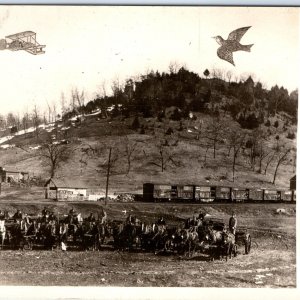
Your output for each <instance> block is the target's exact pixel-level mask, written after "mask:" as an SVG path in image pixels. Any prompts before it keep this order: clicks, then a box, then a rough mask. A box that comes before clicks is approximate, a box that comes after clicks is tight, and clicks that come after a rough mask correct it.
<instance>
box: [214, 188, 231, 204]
mask: <svg viewBox="0 0 300 300" xmlns="http://www.w3.org/2000/svg"><path fill="white" fill-rule="evenodd" d="M216 200H217V201H219V202H228V201H230V200H231V187H228V186H217V187H216Z"/></svg>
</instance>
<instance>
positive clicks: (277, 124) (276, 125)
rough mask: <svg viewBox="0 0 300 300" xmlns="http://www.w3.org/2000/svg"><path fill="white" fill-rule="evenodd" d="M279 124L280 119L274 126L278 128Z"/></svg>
mask: <svg viewBox="0 0 300 300" xmlns="http://www.w3.org/2000/svg"><path fill="white" fill-rule="evenodd" d="M278 126H279V123H278V121H277V120H276V121H275V122H274V127H275V128H278Z"/></svg>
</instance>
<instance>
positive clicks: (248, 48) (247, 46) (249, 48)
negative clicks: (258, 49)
mask: <svg viewBox="0 0 300 300" xmlns="http://www.w3.org/2000/svg"><path fill="white" fill-rule="evenodd" d="M253 45H254V44H251V45H244V49H243V50H244V51H247V52H251V47H252V46H253Z"/></svg>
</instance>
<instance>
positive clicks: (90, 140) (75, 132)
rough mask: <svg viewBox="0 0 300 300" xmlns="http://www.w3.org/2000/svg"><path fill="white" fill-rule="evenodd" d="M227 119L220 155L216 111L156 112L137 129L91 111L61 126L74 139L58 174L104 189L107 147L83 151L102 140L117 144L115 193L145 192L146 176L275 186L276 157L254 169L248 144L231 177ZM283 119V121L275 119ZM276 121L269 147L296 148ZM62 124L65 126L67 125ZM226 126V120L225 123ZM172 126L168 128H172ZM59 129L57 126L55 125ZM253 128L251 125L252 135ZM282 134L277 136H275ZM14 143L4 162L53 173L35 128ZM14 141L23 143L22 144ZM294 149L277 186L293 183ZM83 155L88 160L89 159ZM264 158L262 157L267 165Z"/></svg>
mask: <svg viewBox="0 0 300 300" xmlns="http://www.w3.org/2000/svg"><path fill="white" fill-rule="evenodd" d="M221 118H222V119H223V124H226V128H225V130H224V132H223V133H222V136H221V138H222V141H221V142H218V143H217V145H216V153H215V158H214V156H213V148H212V147H209V148H208V147H207V144H209V143H211V141H210V140H209V139H208V138H207V137H206V135H205V133H206V132H208V130H209V128H210V126H211V124H212V121H213V120H215V118H214V117H212V116H210V115H207V114H201V113H196V114H194V116H193V118H188V119H184V120H181V121H173V120H170V119H167V118H165V119H163V120H161V121H159V120H158V119H157V118H147V119H146V118H139V123H140V124H139V127H140V128H143V131H144V132H143V133H139V132H140V129H137V130H133V129H131V128H132V126H131V125H132V123H133V120H134V118H122V117H117V118H107V119H101V118H96V117H95V116H86V117H85V118H84V120H83V121H82V123H81V124H80V125H78V126H72V125H71V124H70V122H69V121H67V122H65V124H60V125H59V127H57V130H58V132H59V133H60V135H61V136H63V137H65V138H67V139H70V140H72V143H71V144H70V147H71V148H72V149H73V153H72V156H71V157H70V159H69V160H68V161H67V162H66V163H64V164H63V165H62V166H61V168H60V169H58V171H57V173H56V177H58V178H68V179H75V180H76V181H77V182H78V181H80V182H82V183H83V184H85V185H86V186H89V187H98V188H100V189H102V190H103V191H104V190H105V182H106V169H105V168H102V169H101V168H99V164H103V163H105V160H106V159H107V158H108V150H107V149H105V148H103V151H102V152H101V153H100V154H99V155H98V157H84V156H83V153H82V149H83V148H86V147H88V145H90V146H93V147H94V146H95V145H97V144H99V143H101V145H102V146H103V145H105V146H109V145H110V146H112V147H113V148H112V153H113V156H114V157H116V156H118V159H117V160H116V162H115V163H114V165H113V166H112V169H111V171H112V173H111V177H110V193H113V192H141V190H142V184H143V183H144V182H160V183H187V184H191V183H193V184H195V183H202V184H203V183H205V184H217V185H225V186H226V185H231V186H247V187H272V186H273V185H272V184H271V182H272V179H273V173H274V169H275V165H276V161H273V162H272V163H271V164H270V166H269V168H268V170H267V174H266V175H264V172H262V174H260V173H258V164H256V166H255V168H254V170H253V168H251V165H250V163H249V151H250V150H249V149H247V148H246V147H243V148H242V149H241V151H240V154H239V155H238V157H237V163H236V172H235V180H234V182H233V179H232V160H233V151H232V150H231V151H230V153H229V155H228V152H229V147H228V139H227V135H226V133H228V132H230V131H231V130H233V129H234V128H235V126H236V123H235V122H234V121H233V120H232V119H231V117H229V116H227V115H223V116H219V118H218V120H220V119H221ZM275 121H278V124H279V125H278V127H274V126H273V125H272V124H274V123H275ZM270 123H271V126H264V125H262V126H261V130H262V131H263V132H265V133H266V134H267V139H266V141H265V143H266V144H267V145H268V147H269V149H272V148H273V147H275V146H276V144H277V143H280V144H285V145H288V146H289V147H290V148H293V149H296V140H295V139H289V138H287V130H286V129H285V125H284V124H285V119H284V115H277V116H276V117H274V118H270ZM68 125H70V128H69V129H67V130H61V128H62V126H65V127H66V128H68V127H69V126H68ZM224 126H225V125H224ZM289 130H290V131H293V132H295V131H296V127H295V125H294V126H290V127H289ZM168 131H169V132H168ZM53 132H54V131H53ZM45 133H46V132H45V130H40V134H39V139H42V138H43V134H45ZM251 133H252V131H248V135H247V138H248V136H251ZM277 136H278V138H277V139H276V137H277ZM161 143H165V144H167V145H168V146H165V147H164V148H163V149H164V151H166V152H168V155H169V156H171V158H172V160H173V161H174V163H173V162H171V161H170V162H169V163H168V164H167V165H166V168H165V170H163V172H162V170H161V167H160V166H159V164H160V159H159V157H160V153H159V150H160V148H159V145H160V144H161ZM9 144H10V145H11V148H8V149H2V150H0V165H1V166H3V167H5V168H6V169H17V170H22V171H29V172H30V173H31V175H32V176H41V177H42V178H43V179H47V178H48V177H49V173H48V172H47V166H46V165H45V164H44V163H43V162H42V160H41V158H40V157H38V156H37V152H38V150H33V149H30V147H33V146H36V145H38V144H39V140H37V139H36V136H35V134H33V133H30V134H27V136H24V135H16V136H15V137H14V138H13V139H12V140H10V141H9ZM13 145H17V146H22V149H21V148H18V147H14V146H13ZM126 146H127V147H129V148H130V147H133V146H134V147H135V148H134V151H133V154H132V161H131V168H130V171H129V173H128V163H127V158H126ZM294 157H295V150H293V151H292V152H291V154H290V155H289V159H288V161H287V162H286V163H285V164H284V165H281V166H280V167H279V170H278V176H277V179H276V183H275V187H276V188H289V179H290V178H291V177H292V176H293V174H294V172H295V170H294ZM82 161H85V162H84V163H83V162H82ZM264 166H265V164H264V163H263V168H264Z"/></svg>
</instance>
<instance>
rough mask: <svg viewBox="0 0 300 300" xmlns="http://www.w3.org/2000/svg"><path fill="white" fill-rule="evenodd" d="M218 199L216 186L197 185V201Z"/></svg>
mask: <svg viewBox="0 0 300 300" xmlns="http://www.w3.org/2000/svg"><path fill="white" fill-rule="evenodd" d="M215 199H216V187H215V186H197V185H196V186H195V201H196V202H213V201H214V200H215Z"/></svg>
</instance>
